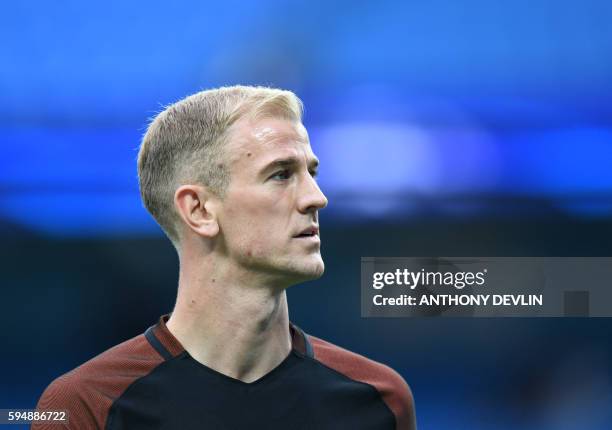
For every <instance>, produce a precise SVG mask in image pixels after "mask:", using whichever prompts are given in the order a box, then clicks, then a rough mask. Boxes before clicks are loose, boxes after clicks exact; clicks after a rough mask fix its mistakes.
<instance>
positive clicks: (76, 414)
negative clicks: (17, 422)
mask: <svg viewBox="0 0 612 430" xmlns="http://www.w3.org/2000/svg"><path fill="white" fill-rule="evenodd" d="M81 390H82V389H81ZM81 390H80V387H79V384H77V383H76V381H75V380H74V378H70V377H67V376H62V377H60V378H58V379H56V380H55V381H53V382H52V383H51V384H50V385H49V386H48V387H47V389H46V390H45V391H44V392H43V394H42V396H41V397H40V399H39V400H38V404H37V405H36V409H37V410H39V411H50V410H53V411H56V410H65V411H67V414H68V423H67V424H58V423H53V422H38V423H33V424H32V426H31V427H30V429H31V430H73V429H74V430H77V429H78V430H90V429H91V430H93V429H100V426H99V425H98V423H97V422H96V419H95V415H94V413H93V411H92V410H91V408H90V407H89V405H88V404H87V402H86V401H85V398H84V396H83V393H82V391H81Z"/></svg>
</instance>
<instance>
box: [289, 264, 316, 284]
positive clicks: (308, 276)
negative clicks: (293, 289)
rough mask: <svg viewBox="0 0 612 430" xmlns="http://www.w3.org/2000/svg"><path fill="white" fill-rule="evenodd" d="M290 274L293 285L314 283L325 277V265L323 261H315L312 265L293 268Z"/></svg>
mask: <svg viewBox="0 0 612 430" xmlns="http://www.w3.org/2000/svg"><path fill="white" fill-rule="evenodd" d="M291 269H292V270H291V271H290V274H288V275H289V276H290V278H291V284H292V285H293V284H297V283H300V282H306V281H313V280H315V279H319V278H320V277H321V276H323V272H324V271H325V264H324V263H323V260H319V261H313V262H311V263H305V264H303V265H302V266H301V267H292V268H291Z"/></svg>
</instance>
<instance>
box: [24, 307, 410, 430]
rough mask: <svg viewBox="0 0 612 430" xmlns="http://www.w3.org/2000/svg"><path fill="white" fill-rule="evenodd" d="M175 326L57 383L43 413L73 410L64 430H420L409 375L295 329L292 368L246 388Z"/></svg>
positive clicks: (53, 429) (287, 363) (38, 427)
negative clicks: (195, 354)
mask: <svg viewBox="0 0 612 430" xmlns="http://www.w3.org/2000/svg"><path fill="white" fill-rule="evenodd" d="M167 319H168V315H164V316H162V317H161V318H160V320H159V322H158V323H157V324H156V325H154V326H152V327H150V328H149V329H147V330H146V332H145V333H144V334H141V335H139V336H136V337H135V338H132V339H130V340H128V341H126V342H123V343H121V344H119V345H117V346H115V347H113V348H111V349H109V350H107V351H105V352H104V353H102V354H100V355H98V356H97V357H95V358H93V359H91V360H90V361H88V362H86V363H84V364H83V365H81V366H79V367H77V368H76V369H74V370H72V371H71V372H68V373H67V374H65V375H63V376H61V377H59V378H58V379H56V380H55V381H53V383H51V385H49V387H47V389H46V390H45V391H44V393H43V395H42V397H41V398H40V400H39V402H38V405H37V408H38V409H40V410H50V409H52V410H59V409H63V410H67V411H68V420H69V424H68V425H67V426H64V427H63V428H70V429H79V430H85V429H106V430H123V429H129V430H139V429H147V430H152V429H177V430H191V429H198V430H200V429H201V430H206V429H214V430H223V429H240V430H243V429H247V428H257V429H259V428H261V429H283V430H286V429H334V430H336V429H345V428H346V429H353V430H357V429H402V430H412V429H415V428H416V424H415V415H414V404H413V398H412V394H411V392H410V389H409V388H408V385H407V384H406V382H405V381H404V380H403V379H402V377H401V376H400V375H398V374H397V373H396V372H395V371H393V370H392V369H390V368H389V367H387V366H384V365H382V364H380V363H377V362H374V361H372V360H369V359H367V358H365V357H363V356H361V355H358V354H355V353H352V352H350V351H347V350H345V349H342V348H339V347H338V346H335V345H332V344H331V343H329V342H326V341H324V340H321V339H317V338H316V337H313V336H310V335H306V334H304V332H302V330H300V329H299V328H298V327H296V326H294V325H290V330H291V337H292V350H291V352H290V353H289V355H288V356H287V357H286V358H285V360H284V361H283V362H282V363H281V364H280V365H278V366H277V367H276V368H274V369H273V370H272V371H270V372H269V373H268V374H266V375H265V376H263V377H262V378H260V379H258V380H256V381H254V382H251V383H246V382H242V381H240V380H238V379H234V378H231V377H229V376H226V375H224V374H222V373H219V372H217V371H215V370H213V369H210V368H209V367H207V366H205V365H203V364H202V363H200V362H198V361H196V360H195V359H194V358H192V357H191V355H189V353H188V352H187V351H186V350H185V349H184V348H183V347H182V345H181V344H180V343H179V341H178V340H177V339H176V338H175V337H174V336H173V335H172V334H171V333H170V331H169V330H168V328H167V327H166V324H165V323H166V321H167ZM59 428H62V427H60V426H59V425H57V424H53V425H50V424H33V425H32V429H34V430H43V429H49V430H57V429H59Z"/></svg>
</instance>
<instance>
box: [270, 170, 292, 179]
mask: <svg viewBox="0 0 612 430" xmlns="http://www.w3.org/2000/svg"><path fill="white" fill-rule="evenodd" d="M290 177H291V172H290V171H289V170H287V169H285V170H280V171H278V172H276V173H275V174H274V175H272V176H270V179H275V180H277V181H284V180H287V179H289V178H290Z"/></svg>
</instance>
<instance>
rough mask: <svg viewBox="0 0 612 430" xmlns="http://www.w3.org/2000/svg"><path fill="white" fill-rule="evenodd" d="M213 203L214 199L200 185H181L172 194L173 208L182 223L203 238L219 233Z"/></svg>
mask: <svg viewBox="0 0 612 430" xmlns="http://www.w3.org/2000/svg"><path fill="white" fill-rule="evenodd" d="M215 202H216V197H215V196H214V195H213V194H212V193H211V192H210V191H209V190H208V189H206V187H203V186H201V185H181V186H180V187H179V188H178V189H177V190H176V192H175V193H174V207H175V208H176V210H177V212H178V214H179V215H180V217H181V218H182V219H183V222H184V223H185V224H186V225H187V226H188V227H189V228H190V229H191V230H193V231H194V232H196V233H197V234H199V235H200V236H203V237H208V238H213V237H215V236H216V235H217V234H218V233H219V223H218V222H217V214H216V211H215Z"/></svg>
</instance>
